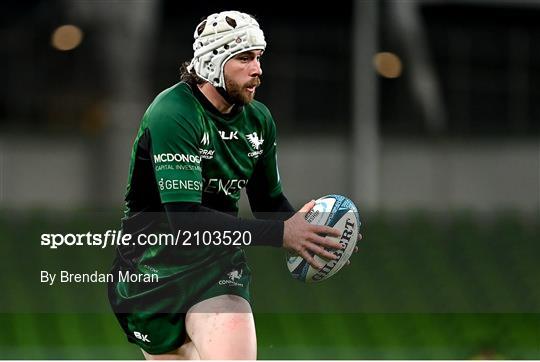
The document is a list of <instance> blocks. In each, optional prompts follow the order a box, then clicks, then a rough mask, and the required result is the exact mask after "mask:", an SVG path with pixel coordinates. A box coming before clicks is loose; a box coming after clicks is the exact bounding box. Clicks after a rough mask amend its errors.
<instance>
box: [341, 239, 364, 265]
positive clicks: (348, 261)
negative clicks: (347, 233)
mask: <svg viewBox="0 0 540 362" xmlns="http://www.w3.org/2000/svg"><path fill="white" fill-rule="evenodd" d="M360 240H362V234H360V233H358V238H357V239H356V241H357V242H359V241H360ZM354 252H355V253H358V246H355V247H354ZM350 264H351V259H349V260H347V263H346V264H345V266H347V265H350Z"/></svg>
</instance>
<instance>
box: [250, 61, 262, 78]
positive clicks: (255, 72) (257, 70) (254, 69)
mask: <svg viewBox="0 0 540 362" xmlns="http://www.w3.org/2000/svg"><path fill="white" fill-rule="evenodd" d="M249 71H250V73H249V75H250V76H252V77H260V76H261V75H262V67H261V63H260V62H259V61H258V60H257V59H255V60H253V61H252V62H251V67H250V70H249Z"/></svg>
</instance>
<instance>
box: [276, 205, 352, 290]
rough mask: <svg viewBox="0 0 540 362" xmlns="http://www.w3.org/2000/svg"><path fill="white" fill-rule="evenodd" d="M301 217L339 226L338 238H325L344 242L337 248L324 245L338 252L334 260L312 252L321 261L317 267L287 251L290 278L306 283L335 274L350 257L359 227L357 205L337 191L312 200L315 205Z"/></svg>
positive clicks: (318, 222)
mask: <svg viewBox="0 0 540 362" xmlns="http://www.w3.org/2000/svg"><path fill="white" fill-rule="evenodd" d="M305 218H306V220H307V222H309V223H310V224H316V225H327V226H331V227H333V228H336V229H338V230H340V231H341V236H340V237H339V238H337V237H329V236H327V238H329V239H331V240H333V241H337V242H339V243H340V244H342V245H345V248H344V249H339V250H338V249H330V248H326V250H328V251H330V252H331V253H333V254H334V255H336V256H338V259H336V260H328V259H326V258H322V257H319V256H318V255H314V258H315V260H316V261H317V262H318V263H319V264H320V265H324V266H323V268H322V269H320V270H317V269H316V268H313V267H312V266H311V265H309V264H308V262H307V261H305V260H304V258H302V257H301V256H298V255H292V254H290V253H289V254H288V255H287V267H288V268H289V271H290V272H291V275H292V277H293V278H294V279H298V280H300V281H303V282H306V283H314V282H320V281H323V280H325V279H328V278H330V277H331V276H332V275H334V274H336V273H337V272H338V271H339V270H340V269H341V268H342V267H343V266H344V265H345V264H346V263H347V260H349V258H350V257H351V254H352V253H353V251H354V248H355V246H356V240H357V237H358V233H359V230H360V225H361V222H360V217H359V215H358V209H357V208H356V206H355V205H354V203H353V202H352V201H351V200H350V199H348V198H347V197H345V196H341V195H327V196H323V197H321V198H320V199H317V200H315V206H313V208H312V209H311V210H310V211H309V212H308V213H307V214H306V216H305ZM312 255H313V254H312Z"/></svg>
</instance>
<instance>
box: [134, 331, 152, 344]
mask: <svg viewBox="0 0 540 362" xmlns="http://www.w3.org/2000/svg"><path fill="white" fill-rule="evenodd" d="M133 334H134V335H135V338H137V339H140V340H141V341H143V342H148V343H150V340H149V339H148V334H142V333H141V332H133Z"/></svg>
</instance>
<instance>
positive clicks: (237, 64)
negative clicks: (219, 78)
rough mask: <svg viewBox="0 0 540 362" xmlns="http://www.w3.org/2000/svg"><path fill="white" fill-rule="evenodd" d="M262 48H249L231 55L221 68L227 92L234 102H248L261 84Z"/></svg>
mask: <svg viewBox="0 0 540 362" xmlns="http://www.w3.org/2000/svg"><path fill="white" fill-rule="evenodd" d="M261 55H262V50H251V51H247V52H244V53H240V54H237V55H235V56H234V57H232V58H231V59H230V60H229V61H228V62H227V63H225V67H224V69H223V72H224V77H225V86H226V88H227V93H228V94H229V96H230V97H231V99H232V100H234V103H235V104H248V103H249V102H251V101H252V100H253V98H254V97H255V89H256V88H257V87H258V86H259V85H261V79H260V77H261V75H262V69H261Z"/></svg>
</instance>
